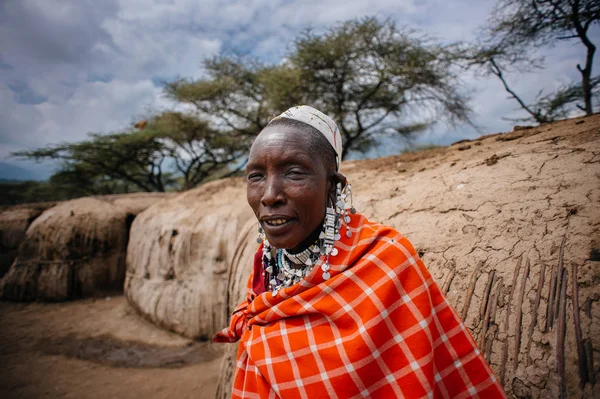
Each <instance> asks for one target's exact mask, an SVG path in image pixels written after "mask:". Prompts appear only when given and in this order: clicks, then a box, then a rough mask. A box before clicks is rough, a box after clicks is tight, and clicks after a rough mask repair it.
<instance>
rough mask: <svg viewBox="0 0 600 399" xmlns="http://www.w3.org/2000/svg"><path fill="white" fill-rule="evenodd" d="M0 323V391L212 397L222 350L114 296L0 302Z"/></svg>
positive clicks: (5, 395) (12, 395)
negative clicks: (160, 323)
mask: <svg viewBox="0 0 600 399" xmlns="http://www.w3.org/2000/svg"><path fill="white" fill-rule="evenodd" d="M0 325H2V330H3V333H2V340H1V341H0V367H1V369H2V373H0V397H3V398H42V397H48V398H139V397H147V398H173V397H177V398H179V397H181V398H211V397H214V392H215V389H216V379H217V375H218V367H219V364H220V358H221V356H222V348H220V347H218V346H213V345H210V344H208V343H199V342H195V341H191V340H188V339H185V338H182V337H181V336H179V335H176V334H173V333H170V332H167V331H164V330H161V329H159V328H158V327H156V326H154V325H152V324H150V323H148V322H147V321H145V320H143V319H142V318H141V317H140V316H138V315H137V314H136V313H135V311H134V310H133V309H131V308H130V307H129V306H128V304H127V303H126V300H125V298H124V297H122V296H120V297H115V298H112V299H111V300H105V299H101V300H83V301H78V302H72V303H55V304H40V303H32V304H15V303H7V302H0Z"/></svg>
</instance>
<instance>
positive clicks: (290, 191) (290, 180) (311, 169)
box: [246, 125, 331, 249]
mask: <svg viewBox="0 0 600 399" xmlns="http://www.w3.org/2000/svg"><path fill="white" fill-rule="evenodd" d="M309 142H310V137H309V136H308V134H306V133H304V132H301V131H299V130H298V129H297V128H295V127H289V126H285V125H279V126H275V127H267V128H265V129H264V130H263V131H262V132H261V133H260V134H259V135H258V137H257V138H256V140H255V141H254V144H253V145H252V148H251V149H250V156H249V158H248V165H247V166H246V177H247V181H248V188H247V197H248V204H250V206H251V207H252V210H253V211H254V214H255V215H256V217H257V219H258V220H259V222H260V225H261V226H262V228H263V229H264V231H265V234H266V236H267V239H268V240H269V242H270V243H271V245H273V246H274V247H276V248H286V249H289V248H294V247H296V246H297V245H299V244H300V243H302V241H304V240H305V239H306V238H307V237H308V236H309V235H310V234H311V233H312V232H313V231H314V230H316V228H317V227H318V226H319V225H320V224H321V222H322V221H323V217H324V216H325V201H326V196H327V193H328V191H329V190H330V188H331V187H330V185H329V184H328V175H327V170H326V167H325V164H324V161H323V160H322V159H320V158H321V157H319V156H316V155H315V154H311V153H310V145H309Z"/></svg>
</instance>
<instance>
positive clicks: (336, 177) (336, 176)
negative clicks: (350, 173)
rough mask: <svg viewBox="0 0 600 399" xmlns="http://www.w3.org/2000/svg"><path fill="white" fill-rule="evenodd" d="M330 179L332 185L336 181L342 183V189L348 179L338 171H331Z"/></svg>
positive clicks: (335, 184)
mask: <svg viewBox="0 0 600 399" xmlns="http://www.w3.org/2000/svg"><path fill="white" fill-rule="evenodd" d="M331 179H332V181H333V187H336V186H337V184H338V183H342V189H343V188H344V187H346V184H348V179H346V176H344V175H343V174H341V173H340V172H333V175H332V176H331Z"/></svg>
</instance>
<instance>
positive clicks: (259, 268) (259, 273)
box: [252, 244, 267, 295]
mask: <svg viewBox="0 0 600 399" xmlns="http://www.w3.org/2000/svg"><path fill="white" fill-rule="evenodd" d="M262 257H263V254H262V244H261V245H260V247H259V248H258V251H256V253H255V254H254V269H253V270H252V292H253V293H254V295H260V294H262V293H263V292H266V291H267V284H266V280H265V276H264V274H263V265H262Z"/></svg>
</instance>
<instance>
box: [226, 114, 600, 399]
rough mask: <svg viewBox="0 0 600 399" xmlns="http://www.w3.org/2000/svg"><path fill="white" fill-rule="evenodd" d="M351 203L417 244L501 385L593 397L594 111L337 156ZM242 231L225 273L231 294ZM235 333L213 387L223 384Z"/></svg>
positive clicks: (599, 316) (599, 328) (598, 345)
mask: <svg viewBox="0 0 600 399" xmlns="http://www.w3.org/2000/svg"><path fill="white" fill-rule="evenodd" d="M342 171H343V172H345V173H346V175H347V176H348V177H349V180H350V181H351V183H352V184H353V188H354V193H355V199H356V202H355V204H356V207H357V209H359V211H360V212H362V213H363V214H365V215H366V216H367V217H369V218H370V219H371V220H374V221H378V222H382V223H385V224H388V225H392V226H394V227H395V228H396V229H398V230H399V231H400V232H402V233H403V234H404V235H406V236H407V237H408V238H409V239H410V240H411V241H412V243H413V244H414V246H415V247H416V248H417V250H418V252H419V254H420V255H421V257H422V258H423V260H424V262H425V264H426V265H427V266H428V268H429V270H430V272H431V273H432V275H433V277H434V279H435V280H436V282H437V283H438V285H439V286H440V287H441V288H442V290H443V291H444V292H445V293H446V295H447V297H448V299H449V301H450V302H451V303H452V305H453V306H454V307H455V308H456V310H457V311H458V312H459V314H460V315H461V316H462V317H463V319H464V320H465V324H466V326H467V327H468V328H469V330H470V331H471V332H472V334H473V336H474V337H475V339H476V340H477V342H478V343H479V346H480V348H481V350H482V352H483V353H484V355H485V357H486V358H487V359H488V361H489V362H490V364H491V366H492V368H493V369H494V370H495V372H496V373H497V375H498V377H499V378H500V379H501V381H502V383H503V385H504V387H505V389H506V391H507V393H508V395H509V397H518V398H547V397H582V398H592V397H597V394H598V391H599V389H600V388H599V385H598V384H599V382H598V381H599V380H600V309H599V303H600V287H599V285H598V284H599V283H600V262H599V261H600V259H599V256H598V253H600V251H599V247H600V205H599V204H600V116H594V117H590V118H584V119H576V120H568V121H564V122H559V123H555V124H552V125H542V126H540V127H536V128H533V129H528V130H521V131H516V132H513V133H508V134H502V135H491V136H487V137H482V138H480V139H478V140H474V141H470V142H462V143H457V144H456V145H453V146H450V147H448V148H444V149H435V150H429V151H423V152H418V153H412V154H404V155H402V156H398V157H388V158H382V159H378V160H372V161H356V162H347V163H345V164H343V166H342ZM252 248H256V244H255V243H254V236H252V235H247V236H243V237H242V240H241V241H240V242H239V246H238V249H237V250H236V253H237V254H239V255H238V256H236V257H234V259H233V263H232V267H231V270H230V272H231V274H230V279H229V289H230V305H229V310H231V309H233V308H234V307H235V306H236V305H237V302H238V301H239V300H240V298H243V297H244V284H242V283H241V282H242V281H244V280H245V278H247V276H248V274H249V273H250V269H251V263H252V262H251V255H249V254H251V253H252V252H253V251H252ZM235 353H236V345H235V344H231V345H230V347H229V348H227V351H226V355H225V358H224V359H223V363H222V368H221V379H220V381H219V389H218V394H217V397H218V398H226V397H230V392H231V388H230V387H231V383H232V379H231V378H232V375H233V361H234V356H235Z"/></svg>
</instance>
